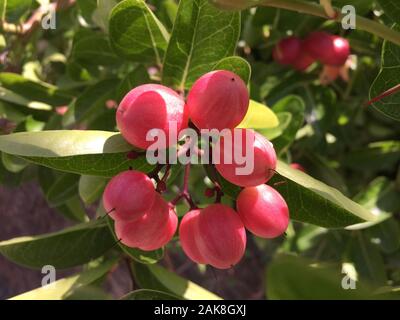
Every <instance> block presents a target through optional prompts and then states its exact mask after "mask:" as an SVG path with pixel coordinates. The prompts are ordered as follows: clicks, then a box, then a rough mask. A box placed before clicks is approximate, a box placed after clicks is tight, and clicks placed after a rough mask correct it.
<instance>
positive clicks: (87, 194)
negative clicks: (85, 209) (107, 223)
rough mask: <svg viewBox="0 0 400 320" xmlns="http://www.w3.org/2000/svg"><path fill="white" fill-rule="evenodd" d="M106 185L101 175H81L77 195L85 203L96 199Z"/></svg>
mask: <svg viewBox="0 0 400 320" xmlns="http://www.w3.org/2000/svg"><path fill="white" fill-rule="evenodd" d="M105 186H106V180H105V179H104V178H103V177H94V176H85V175H83V176H81V177H80V179H79V196H80V197H81V199H82V200H83V202H84V203H86V204H92V203H93V202H95V201H97V199H99V197H100V196H101V194H102V193H103V190H104V188H105Z"/></svg>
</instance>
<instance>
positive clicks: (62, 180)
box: [46, 173, 79, 207]
mask: <svg viewBox="0 0 400 320" xmlns="http://www.w3.org/2000/svg"><path fill="white" fill-rule="evenodd" d="M78 180H79V176H78V175H76V174H71V173H64V174H62V175H61V176H60V177H59V178H58V179H57V180H56V181H55V182H54V183H53V185H52V186H51V187H50V188H49V190H48V191H47V193H46V198H47V201H48V202H49V204H50V206H52V207H57V206H60V205H62V204H64V203H65V202H66V201H67V200H69V199H71V198H72V197H74V196H75V195H76V193H77V191H78Z"/></svg>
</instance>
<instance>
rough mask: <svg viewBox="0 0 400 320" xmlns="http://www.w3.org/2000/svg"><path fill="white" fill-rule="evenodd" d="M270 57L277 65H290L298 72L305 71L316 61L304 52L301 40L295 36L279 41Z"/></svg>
mask: <svg viewBox="0 0 400 320" xmlns="http://www.w3.org/2000/svg"><path fill="white" fill-rule="evenodd" d="M272 55H273V57H274V60H275V61H276V62H278V63H279V64H282V65H291V66H292V67H293V68H294V69H296V70H298V71H305V70H307V69H308V67H309V66H311V65H312V64H313V63H314V62H315V61H316V59H314V58H313V57H312V56H310V55H309V54H308V53H307V51H306V50H305V48H304V42H303V40H301V39H300V38H298V37H295V36H292V37H288V38H285V39H282V40H281V41H279V42H278V44H277V45H276V46H275V48H274V50H273V52H272Z"/></svg>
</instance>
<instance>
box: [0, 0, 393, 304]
mask: <svg viewBox="0 0 400 320" xmlns="http://www.w3.org/2000/svg"><path fill="white" fill-rule="evenodd" d="M61 2H62V3H63V4H64V5H63V6H62V5H60V6H59V8H57V11H56V19H57V20H56V23H57V24H56V29H49V30H45V29H43V28H41V27H40V23H39V24H35V25H33V26H30V28H29V29H28V31H26V30H25V31H24V30H22V31H21V30H18V29H17V30H16V29H14V28H13V25H14V26H15V25H17V24H18V23H20V22H26V21H27V19H28V18H29V17H30V16H31V14H32V12H33V11H35V10H38V8H39V7H40V4H39V3H40V1H30V0H24V1H21V0H0V20H1V28H2V29H3V31H4V32H3V31H2V33H1V34H0V50H1V53H0V62H1V65H0V134H1V135H0V151H1V154H2V157H1V163H0V183H1V185H3V186H5V187H6V186H15V185H19V184H20V183H22V182H23V181H27V180H33V181H37V182H38V184H39V185H40V187H41V189H42V191H43V194H44V195H45V197H46V199H47V201H48V203H49V205H50V206H51V207H53V208H55V209H56V210H57V211H58V212H59V213H60V214H62V215H63V216H65V217H66V218H67V219H69V220H71V223H76V225H74V226H72V227H70V228H67V229H64V230H60V231H59V232H55V233H51V234H45V235H39V236H32V237H23V238H14V239H10V240H7V241H2V242H0V253H1V254H2V255H4V256H5V257H6V258H8V259H10V260H12V261H13V262H15V263H17V264H20V265H23V266H26V267H30V268H41V267H42V266H43V265H48V264H50V265H54V266H55V267H56V268H68V267H72V266H78V265H83V266H84V271H82V272H81V273H80V274H77V275H74V276H71V277H68V278H65V279H61V280H58V284H59V285H57V290H54V289H51V290H50V291H49V290H45V288H39V289H37V290H34V291H30V292H27V293H25V294H23V295H20V296H17V297H15V298H17V299H19V298H22V299H25V298H29V299H30V298H33V299H43V298H46V299H66V298H68V297H70V298H71V297H79V295H82V296H85V294H87V295H92V296H93V297H99V298H104V299H105V298H109V296H108V295H106V294H105V293H104V292H103V291H101V290H100V289H99V288H100V285H99V283H101V281H102V280H103V278H104V275H105V274H107V272H109V271H110V269H111V268H112V267H113V266H114V265H115V264H116V263H121V262H124V261H125V260H126V259H128V260H129V261H130V263H131V265H130V267H131V268H132V277H133V279H134V281H135V283H137V284H138V285H139V286H140V289H138V290H136V291H133V292H131V293H129V294H128V295H126V296H124V297H121V298H123V299H128V300H141V299H219V298H220V297H219V294H218V295H217V294H215V293H211V292H209V291H208V290H206V289H204V288H202V287H200V286H198V285H197V284H195V283H193V282H192V281H190V280H187V279H184V278H183V277H182V276H180V275H179V276H178V275H177V274H174V273H173V272H171V271H168V270H167V269H165V268H164V267H163V266H165V265H166V264H165V259H164V257H165V252H168V251H170V252H174V253H176V250H175V248H176V247H179V242H177V241H173V242H172V244H170V245H168V246H167V247H166V248H163V249H160V250H157V251H154V252H145V251H141V250H136V249H131V248H127V247H125V246H124V245H122V244H121V243H118V239H116V237H115V235H114V233H113V228H112V221H111V220H110V219H109V218H107V217H106V218H104V217H101V216H103V215H104V214H105V213H104V209H103V207H102V204H101V201H100V198H101V195H102V191H103V189H104V186H105V184H106V182H107V181H108V179H109V178H111V177H113V176H115V175H116V174H117V173H119V172H121V171H124V170H127V169H128V168H130V167H131V168H134V169H135V170H139V171H143V172H145V173H150V172H152V170H153V169H154V166H152V165H150V164H148V163H147V161H146V159H145V157H144V156H143V155H141V156H139V157H138V158H135V159H132V158H130V157H129V156H128V155H129V153H130V152H131V151H133V150H134V148H133V147H132V146H131V145H129V144H128V143H126V142H125V141H124V140H123V138H122V136H121V135H120V134H119V133H118V132H117V128H116V125H115V112H116V110H115V106H116V105H118V104H119V102H120V101H121V100H122V98H123V96H124V95H125V94H126V93H127V92H128V91H129V90H130V89H132V88H134V87H136V86H138V85H140V84H144V83H149V82H154V83H162V84H164V85H167V86H169V87H171V88H173V89H175V90H177V91H179V92H181V93H183V94H185V93H187V90H188V89H190V87H191V86H192V84H193V82H194V81H195V80H196V79H197V78H198V77H200V76H201V75H203V74H204V73H206V72H209V71H212V70H219V69H224V70H230V71H233V72H235V73H237V74H238V75H239V76H240V77H241V78H242V79H243V80H244V81H245V82H246V83H247V84H248V87H249V89H250V94H251V99H252V101H251V104H250V111H249V113H248V114H247V116H246V118H245V119H244V120H243V122H242V123H241V124H240V125H239V127H245V128H255V129H256V130H257V131H259V132H260V133H262V134H263V135H264V136H266V137H267V138H269V139H270V140H271V141H272V142H273V143H274V145H275V148H276V150H277V153H278V155H279V158H280V161H279V165H278V168H277V174H276V175H275V177H274V178H273V180H272V181H271V182H270V183H271V184H273V185H274V186H275V187H276V189H277V190H279V191H280V192H281V193H282V195H283V196H284V197H285V199H286V201H287V202H288V205H289V209H290V213H291V218H292V219H293V221H292V222H291V225H290V227H289V229H288V231H287V234H286V237H282V238H279V239H275V240H265V239H255V243H256V246H257V250H258V252H260V260H261V263H262V267H263V268H266V270H267V271H266V272H265V277H266V284H267V286H266V287H267V289H266V297H267V298H270V299H323V298H327V299H335V298H340V299H368V298H381V297H382V298H396V296H398V294H397V293H396V287H397V286H400V273H399V267H398V265H399V261H400V225H399V216H398V214H399V212H400V200H399V199H400V197H399V192H400V178H399V177H400V142H399V137H400V126H399V122H398V121H399V120H400V111H399V110H400V105H399V94H396V93H395V94H393V95H391V96H388V97H385V98H384V99H382V100H379V101H377V102H375V103H374V104H373V105H372V106H366V102H367V101H368V100H370V99H371V98H374V97H376V96H378V95H379V94H381V93H382V92H384V91H386V90H389V89H391V88H392V87H394V86H396V85H398V84H399V82H400V78H399V75H398V73H399V72H398V71H399V69H400V61H399V56H400V47H399V43H397V44H396V43H395V42H396V41H394V40H393V39H395V38H396V37H395V36H396V34H397V30H398V27H397V25H396V24H397V23H399V14H396V12H399V10H400V7H399V6H398V5H397V4H395V1H382V0H379V1H378V0H376V1H373V0H371V1H357V2H356V4H355V6H356V9H357V13H358V14H359V15H362V16H363V17H364V18H365V17H370V16H372V15H373V16H374V20H375V22H373V23H375V24H377V25H380V26H382V28H383V27H384V26H386V27H385V28H384V29H379V28H378V30H379V32H381V33H382V34H383V35H385V32H386V31H387V30H389V31H387V35H388V37H385V38H386V39H382V38H381V37H377V36H375V35H372V34H371V33H368V32H367V31H369V29H368V26H370V24H369V23H367V24H366V26H367V27H366V28H360V29H359V28H357V29H355V30H351V31H344V30H343V29H342V28H341V27H340V24H337V23H336V22H335V21H333V20H327V19H325V18H323V17H321V16H318V15H304V14H301V13H298V12H296V10H285V9H281V8H279V5H277V6H275V5H274V1H271V3H272V4H271V6H268V1H265V3H266V6H259V7H256V8H254V9H251V10H249V9H246V10H243V11H235V10H234V11H231V10H228V11H224V10H221V9H219V8H217V7H215V6H213V5H212V4H210V3H209V2H208V1H207V0H180V1H175V0H149V1H146V2H145V1H142V0H123V1H117V0H113V1H101V0H98V1H94V0H90V1H89V0H77V1H76V2H75V1H59V3H61ZM239 2H240V1H238V3H239ZM262 2H263V1H258V4H259V3H262ZM275 2H276V1H275ZM283 2H285V3H288V5H287V7H288V9H291V7H290V3H292V2H293V1H283ZM297 2H298V3H306V4H305V6H307V1H305V2H304V1H297ZM308 2H310V1H308ZM314 2H315V3H316V1H314ZM254 3H255V2H254V1H253V2H252V3H251V4H254ZM334 4H335V5H337V6H341V5H343V3H342V1H339V0H338V1H334ZM240 7H242V6H240ZM293 9H295V8H293ZM319 10H321V9H319ZM318 12H320V11H318ZM378 12H379V14H377V13H378ZM371 23H372V22H371ZM28 27H29V26H27V28H28ZM362 27H365V25H364V24H362ZM316 29H321V30H326V31H328V32H331V33H336V34H341V35H343V36H345V37H346V38H347V39H349V41H350V44H351V47H352V53H353V54H354V55H355V56H356V57H357V59H356V66H355V67H354V70H351V71H350V79H349V81H348V82H344V81H342V80H337V81H334V82H331V83H330V84H328V85H322V84H321V83H320V81H319V74H320V72H321V67H320V66H317V65H313V66H312V67H311V68H310V70H309V71H308V72H306V73H300V72H296V71H293V70H291V69H289V68H286V67H284V66H280V65H278V64H277V63H275V62H274V61H273V59H272V50H273V47H274V46H275V44H276V43H277V42H278V41H279V40H280V39H281V38H283V37H285V36H286V35H287V34H295V35H298V36H301V37H303V36H306V35H307V34H308V33H310V32H312V31H314V30H316ZM397 36H398V34H397ZM368 93H370V94H368ZM267 106H268V107H267ZM136 151H137V150H136ZM293 162H296V163H300V164H301V165H302V166H304V167H305V169H306V172H307V173H303V172H301V171H299V170H295V169H293V168H291V167H290V166H289V164H290V163H293ZM181 169H182V168H181V167H179V166H176V168H174V169H173V170H172V172H171V174H170V178H169V180H168V186H172V187H173V186H178V187H179V186H180V180H181V177H182V171H183V170H181ZM193 175H194V176H195V179H192V180H191V181H190V185H189V189H190V190H191V191H192V192H193V194H192V196H193V198H194V199H196V200H197V201H198V202H200V203H207V201H208V202H209V200H208V199H207V198H205V196H204V194H203V193H204V189H205V188H206V187H208V185H207V183H208V181H210V180H211V181H216V180H217V181H218V182H219V183H220V185H221V187H222V190H223V192H224V198H223V201H224V202H225V203H228V204H233V203H234V199H235V197H236V196H237V194H238V192H239V191H240V188H238V187H236V186H233V185H231V184H230V183H229V182H227V181H225V180H224V179H223V178H222V177H220V176H218V175H216V173H215V171H213V170H210V168H207V167H206V168H205V170H204V171H201V170H200V169H199V170H198V171H194V173H193ZM205 176H208V178H209V179H208V180H207V179H204V177H205ZM175 189H176V188H175ZM175 189H174V188H170V190H175ZM175 196H176V194H174V191H169V193H168V194H167V197H168V198H169V199H172V198H174V197H175ZM89 205H90V206H92V207H93V206H96V208H97V216H96V218H95V219H89V216H88V215H87V214H86V212H87V208H88V207H89ZM85 210H86V211H85ZM185 211H187V208H185V207H182V206H181V207H178V213H179V215H180V216H181V215H182V213H183V212H185ZM89 220H90V221H89ZM177 254H178V255H180V256H182V257H183V253H182V252H181V251H179V253H177ZM268 257H273V261H272V262H271V261H270V260H269V258H268ZM242 264H243V265H246V259H245V260H244V261H243V262H242ZM200 267H202V266H200ZM248 268H249V270H248V272H249V273H251V270H250V265H249V266H248ZM346 268H347V269H346ZM342 270H351V272H352V273H353V274H354V276H355V278H356V279H358V281H357V284H359V286H358V287H357V289H356V290H348V291H346V290H342V288H341V287H340V283H341V281H342V278H343V274H342ZM78 289H79V290H78ZM82 290H83V291H82ZM85 290H87V291H85ZM75 294H76V296H75ZM221 295H222V294H221ZM222 296H223V295H222Z"/></svg>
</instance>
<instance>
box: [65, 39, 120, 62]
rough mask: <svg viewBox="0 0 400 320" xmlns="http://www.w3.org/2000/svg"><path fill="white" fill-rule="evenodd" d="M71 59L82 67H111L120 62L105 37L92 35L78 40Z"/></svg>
mask: <svg viewBox="0 0 400 320" xmlns="http://www.w3.org/2000/svg"><path fill="white" fill-rule="evenodd" d="M72 59H75V60H76V61H77V62H78V63H80V64H82V65H84V66H87V65H96V66H97V65H101V66H112V65H116V64H119V63H120V62H121V60H120V59H119V58H118V57H117V56H116V55H115V54H114V51H113V50H112V49H111V46H110V42H109V39H108V37H107V36H105V35H92V36H89V37H84V38H82V39H80V40H79V41H78V42H76V43H75V45H74V47H73V49H72Z"/></svg>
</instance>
